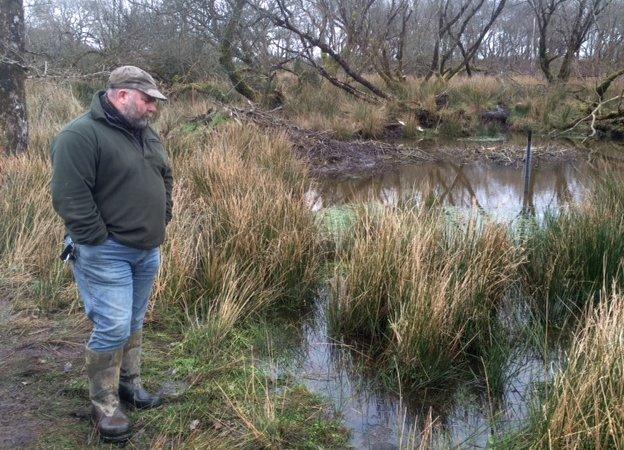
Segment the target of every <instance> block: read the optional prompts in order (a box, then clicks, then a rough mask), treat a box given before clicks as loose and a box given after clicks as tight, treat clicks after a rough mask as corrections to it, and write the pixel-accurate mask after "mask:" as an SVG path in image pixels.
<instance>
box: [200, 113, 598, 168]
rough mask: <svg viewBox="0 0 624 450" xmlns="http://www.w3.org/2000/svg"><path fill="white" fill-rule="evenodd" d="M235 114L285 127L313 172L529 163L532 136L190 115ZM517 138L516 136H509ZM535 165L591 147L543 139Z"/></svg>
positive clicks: (263, 124) (265, 117)
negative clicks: (369, 134) (324, 128)
mask: <svg viewBox="0 0 624 450" xmlns="http://www.w3.org/2000/svg"><path fill="white" fill-rule="evenodd" d="M224 114H225V115H229V116H230V117H233V118H236V119H238V120H241V121H248V122H251V123H254V124H255V125H257V126H259V127H261V128H264V129H267V128H268V129H271V130H275V131H280V132H286V134H287V135H288V136H289V137H290V139H291V140H292V142H293V146H294V149H295V152H296V153H297V154H298V155H299V156H300V157H302V158H303V159H305V160H306V161H307V162H308V163H309V166H310V171H311V174H312V176H314V177H320V178H330V179H336V180H340V179H348V178H357V177H359V176H363V175H370V174H374V173H381V172H384V171H386V170H389V169H391V168H392V167H396V166H397V165H402V164H417V163H419V162H423V163H424V162H435V161H440V162H442V161H450V162H453V163H456V164H465V163H469V162H474V161H483V160H486V161H489V162H491V163H493V164H500V165H505V166H517V167H520V166H522V165H523V163H524V161H525V157H526V147H527V145H526V137H525V136H520V135H510V136H507V137H505V136H501V137H499V139H492V138H487V137H483V138H475V139H470V138H468V139H463V140H448V139H447V140H445V139H440V138H438V137H432V136H427V135H426V134H425V133H423V136H422V137H415V138H412V139H409V140H402V139H401V136H400V133H399V135H397V134H396V130H394V131H393V134H392V135H390V136H388V137H387V139H382V140H359V139H355V140H348V141H343V140H338V139H334V138H332V137H331V136H330V135H329V134H328V133H324V132H319V131H313V130H308V129H303V128H300V127H298V126H296V125H294V124H293V123H292V122H289V121H287V120H285V119H282V118H280V117H277V116H275V115H273V114H271V113H268V112H266V111H263V110H260V109H241V108H235V107H231V106H226V105H221V106H220V109H215V110H212V111H210V112H208V113H207V114H204V115H201V116H197V117H193V118H191V119H189V121H190V122H194V123H204V124H206V123H211V121H212V120H213V117H215V116H217V115H218V116H223V115H224ZM511 137H513V139H508V138H511ZM531 151H532V163H533V164H534V165H539V164H548V163H553V162H561V161H574V160H576V159H578V158H583V157H587V154H588V150H587V149H586V148H583V147H582V146H579V147H577V144H575V143H574V142H567V143H566V142H559V141H552V140H547V139H545V140H542V141H541V142H534V143H533V144H532V146H531Z"/></svg>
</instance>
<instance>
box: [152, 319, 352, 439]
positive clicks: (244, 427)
mask: <svg viewBox="0 0 624 450" xmlns="http://www.w3.org/2000/svg"><path fill="white" fill-rule="evenodd" d="M264 326H265V327H266V328H265V331H266V332H269V331H270V330H271V329H272V327H276V326H278V325H277V324H272V325H270V324H267V323H265V324H264ZM256 333H257V330H256V329H255V327H242V328H238V329H233V330H230V331H229V332H228V333H227V334H226V335H223V334H222V332H221V330H219V328H218V327H210V326H209V325H206V324H204V325H202V326H194V327H193V328H191V329H189V330H188V331H187V332H186V333H185V334H184V335H183V336H181V337H180V340H179V342H177V343H176V344H175V345H174V347H173V348H172V349H170V350H169V351H168V352H167V353H166V354H164V353H160V354H158V353H153V354H152V355H151V361H150V363H151V364H152V365H154V366H156V367H158V366H160V367H158V369H159V370H158V372H159V373H161V374H162V373H167V372H169V373H172V372H174V373H175V375H174V376H175V377H177V378H180V379H183V380H187V381H188V382H189V387H188V390H186V391H185V392H184V393H183V395H182V396H181V397H180V398H179V399H177V400H173V401H172V402H170V404H169V406H168V407H167V408H163V409H159V410H156V411H151V412H150V413H149V414H145V415H144V417H143V419H144V420H145V426H146V427H147V428H148V429H150V431H151V433H152V434H153V435H154V437H153V439H152V442H153V443H156V442H163V443H165V442H166V443H172V442H178V443H180V444H181V445H185V446H190V447H195V446H201V447H204V448H205V447H206V446H208V447H210V448H232V447H239V448H249V449H255V448H300V449H313V448H328V449H329V448H346V447H347V441H348V432H347V431H346V430H345V429H344V427H342V425H341V420H340V416H338V415H336V414H335V413H334V412H333V410H332V408H331V407H329V406H328V404H327V402H326V400H324V399H322V398H320V397H318V396H316V395H314V394H312V393H310V392H309V391H308V390H307V389H306V388H305V387H303V386H302V385H299V384H298V383H297V381H296V380H292V379H279V378H277V377H276V376H275V374H274V373H272V372H271V371H270V370H268V369H267V367H271V365H270V364H269V365H268V366H267V365H266V364H264V365H263V367H260V366H259V365H258V363H257V360H256V357H257V355H258V354H266V353H270V352H271V350H270V349H271V348H272V346H273V344H272V339H271V337H270V336H269V337H268V339H266V340H263V341H261V342H260V347H256V346H255V345H254V344H258V343H259V342H258V339H257V336H256ZM269 334H271V333H269ZM276 334H278V335H279V332H276ZM163 338H164V339H165V340H167V341H171V340H172V336H162V335H161V336H159V337H158V339H160V340H162V339H163Z"/></svg>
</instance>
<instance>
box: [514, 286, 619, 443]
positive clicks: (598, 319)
mask: <svg viewBox="0 0 624 450" xmlns="http://www.w3.org/2000/svg"><path fill="white" fill-rule="evenodd" d="M623 330H624V296H623V295H622V294H621V293H620V292H616V293H613V294H611V295H607V294H606V293H604V292H603V297H602V299H601V301H600V302H599V304H598V305H597V306H596V307H595V308H591V309H588V311H587V317H586V321H585V323H584V324H583V325H582V326H581V328H580V330H579V331H578V333H577V335H576V336H575V339H574V340H573V341H572V346H571V348H570V350H569V352H568V355H567V365H566V367H565V369H564V370H563V371H562V372H561V373H560V374H559V375H558V376H557V378H556V380H555V382H554V385H553V387H552V388H551V391H550V395H549V397H548V398H547V400H546V403H545V404H544V405H543V406H542V407H541V408H540V411H539V412H536V413H535V417H533V419H534V421H533V424H532V426H531V427H530V428H529V429H528V432H527V433H526V434H525V435H524V437H525V438H526V441H525V444H526V447H530V448H555V449H556V448H566V449H587V448H594V449H599V448H624V414H622V412H623V411H624V383H623V382H622V380H623V377H624V336H623Z"/></svg>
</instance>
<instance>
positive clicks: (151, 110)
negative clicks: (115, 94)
mask: <svg viewBox="0 0 624 450" xmlns="http://www.w3.org/2000/svg"><path fill="white" fill-rule="evenodd" d="M119 97H120V99H122V101H121V102H120V105H119V112H120V113H121V114H122V115H123V116H124V118H125V119H126V120H127V121H128V123H130V125H131V126H132V127H133V128H137V129H142V128H146V127H147V125H148V124H149V121H150V120H151V119H153V118H154V116H155V115H156V111H157V110H158V108H157V105H156V99H155V98H154V97H150V96H149V95H147V94H145V93H143V92H141V91H137V90H135V89H124V90H122V91H120V92H119Z"/></svg>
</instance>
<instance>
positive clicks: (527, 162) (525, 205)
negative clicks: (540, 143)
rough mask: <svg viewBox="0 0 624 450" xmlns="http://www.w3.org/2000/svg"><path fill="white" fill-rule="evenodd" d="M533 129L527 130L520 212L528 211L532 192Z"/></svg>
mask: <svg viewBox="0 0 624 450" xmlns="http://www.w3.org/2000/svg"><path fill="white" fill-rule="evenodd" d="M532 135H533V131H532V130H529V131H528V133H527V149H526V156H525V158H524V196H523V198H522V212H523V213H525V214H526V213H528V212H529V205H530V202H529V195H530V194H532V193H531V192H530V190H531V137H532Z"/></svg>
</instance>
